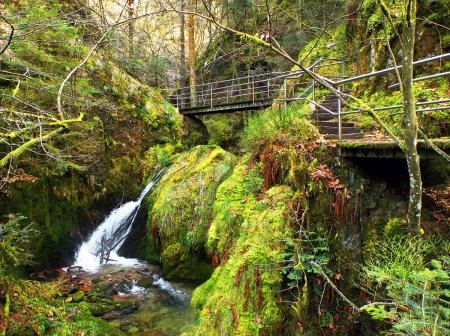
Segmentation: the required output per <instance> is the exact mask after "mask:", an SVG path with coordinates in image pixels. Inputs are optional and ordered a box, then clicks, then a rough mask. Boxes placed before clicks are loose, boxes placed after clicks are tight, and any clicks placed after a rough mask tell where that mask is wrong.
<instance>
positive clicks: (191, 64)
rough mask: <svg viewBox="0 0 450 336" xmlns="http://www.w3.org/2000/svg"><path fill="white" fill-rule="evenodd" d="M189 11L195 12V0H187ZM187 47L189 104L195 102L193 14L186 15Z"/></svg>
mask: <svg viewBox="0 0 450 336" xmlns="http://www.w3.org/2000/svg"><path fill="white" fill-rule="evenodd" d="M188 10H189V12H192V13H193V12H195V0H189V9H188ZM188 49H189V55H188V58H189V85H190V87H191V105H192V106H195V103H196V95H197V90H196V87H195V85H196V82H197V79H196V76H195V20H194V14H189V15H188Z"/></svg>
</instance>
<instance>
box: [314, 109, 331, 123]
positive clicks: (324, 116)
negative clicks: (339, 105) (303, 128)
mask: <svg viewBox="0 0 450 336" xmlns="http://www.w3.org/2000/svg"><path fill="white" fill-rule="evenodd" d="M336 117H337V116H336V115H334V114H331V113H329V112H325V111H324V112H314V113H313V114H312V115H311V120H323V121H329V120H332V119H334V118H336Z"/></svg>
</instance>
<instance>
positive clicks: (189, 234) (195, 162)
mask: <svg viewBox="0 0 450 336" xmlns="http://www.w3.org/2000/svg"><path fill="white" fill-rule="evenodd" d="M233 161H234V157H233V155H231V154H229V153H227V152H226V151H224V150H223V149H221V148H220V147H217V146H197V147H195V148H193V149H192V150H190V151H188V152H186V153H183V154H180V155H179V156H178V157H176V159H175V161H174V163H173V165H172V167H171V168H169V170H168V171H167V172H166V173H165V175H164V176H163V178H162V179H161V181H160V182H159V183H158V187H157V188H156V189H155V191H154V192H153V193H152V195H151V197H150V198H149V209H150V210H149V230H151V232H152V233H153V239H159V240H160V250H161V260H162V263H163V270H164V272H165V273H166V274H170V275H175V274H176V275H177V276H179V277H188V278H189V277H192V278H204V276H205V273H207V272H205V269H206V265H205V264H204V263H202V262H201V258H200V257H201V255H202V254H204V252H205V250H204V245H205V242H206V239H207V232H208V229H209V226H210V222H211V216H212V204H213V202H214V199H215V194H216V189H217V187H218V186H219V184H220V183H221V182H222V180H223V179H224V178H225V177H226V176H227V174H228V171H229V170H230V168H231V167H232V164H233ZM152 243H153V244H154V246H156V244H155V243H154V242H152ZM197 271H198V272H197ZM197 273H199V274H197Z"/></svg>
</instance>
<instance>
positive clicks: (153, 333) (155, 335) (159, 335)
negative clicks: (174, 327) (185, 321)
mask: <svg viewBox="0 0 450 336" xmlns="http://www.w3.org/2000/svg"><path fill="white" fill-rule="evenodd" d="M145 335H146V336H164V333H163V332H161V331H159V330H155V329H152V330H149V331H147V333H146V334H145Z"/></svg>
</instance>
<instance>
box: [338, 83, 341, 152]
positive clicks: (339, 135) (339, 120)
mask: <svg viewBox="0 0 450 336" xmlns="http://www.w3.org/2000/svg"><path fill="white" fill-rule="evenodd" d="M341 89H342V87H341V86H339V87H338V91H339V92H341ZM341 107H342V106H341V98H340V97H339V96H338V138H339V145H340V144H341V143H342V118H341V117H342V116H341Z"/></svg>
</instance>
